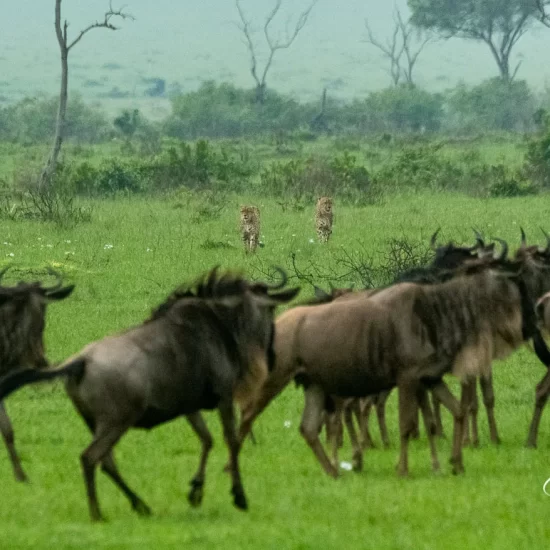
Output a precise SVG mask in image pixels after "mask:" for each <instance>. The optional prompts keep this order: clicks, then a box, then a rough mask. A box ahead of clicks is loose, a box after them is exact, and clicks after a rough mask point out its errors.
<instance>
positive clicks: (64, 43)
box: [38, 0, 134, 190]
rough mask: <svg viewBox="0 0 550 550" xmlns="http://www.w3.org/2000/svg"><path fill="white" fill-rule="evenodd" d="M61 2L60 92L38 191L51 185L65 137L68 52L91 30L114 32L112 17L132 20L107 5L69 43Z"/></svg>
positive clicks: (58, 9)
mask: <svg viewBox="0 0 550 550" xmlns="http://www.w3.org/2000/svg"><path fill="white" fill-rule="evenodd" d="M61 1H62V0H55V33H56V35H57V41H58V43H59V49H60V52H61V90H60V92H59V109H58V111H57V120H56V124H55V136H54V141H53V147H52V150H51V153H50V155H49V157H48V160H47V161H46V164H45V166H44V168H43V170H42V173H41V174H40V177H39V180H38V189H39V190H43V189H45V188H47V187H49V185H50V183H51V178H52V175H53V173H54V171H55V167H56V165H57V159H58V157H59V153H60V151H61V144H62V143H63V138H64V135H65V119H66V114H67V99H68V87H69V63H68V60H69V52H70V51H71V49H72V48H73V47H74V46H76V45H77V44H78V42H80V40H81V39H82V37H83V36H84V35H85V34H86V33H88V32H89V31H91V30H92V29H97V28H104V29H110V30H112V31H116V30H117V29H118V27H115V26H114V25H113V24H112V23H111V20H112V19H113V18H114V17H120V18H122V19H132V20H133V19H134V18H133V16H132V15H130V14H128V13H125V12H124V11H122V8H121V9H119V10H114V9H113V6H112V4H109V10H108V11H106V12H105V15H104V19H103V21H96V22H95V23H92V24H90V25H88V26H87V27H86V28H85V29H83V30H81V31H80V33H79V34H78V35H77V36H76V37H75V38H74V39H73V40H72V41H69V38H68V36H67V28H68V26H69V23H68V22H67V20H65V21H64V22H63V24H62V23H61Z"/></svg>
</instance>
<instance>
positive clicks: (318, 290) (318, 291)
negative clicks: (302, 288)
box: [313, 285, 330, 299]
mask: <svg viewBox="0 0 550 550" xmlns="http://www.w3.org/2000/svg"><path fill="white" fill-rule="evenodd" d="M313 289H314V291H315V298H321V299H325V298H330V294H327V293H326V292H325V291H324V290H323V289H322V288H319V287H318V286H317V285H313Z"/></svg>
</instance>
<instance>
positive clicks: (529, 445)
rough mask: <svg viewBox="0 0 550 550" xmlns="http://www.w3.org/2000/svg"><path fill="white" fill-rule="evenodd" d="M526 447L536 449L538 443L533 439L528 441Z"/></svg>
mask: <svg viewBox="0 0 550 550" xmlns="http://www.w3.org/2000/svg"><path fill="white" fill-rule="evenodd" d="M525 447H526V448H527V449H536V448H537V444H536V443H534V442H533V441H527V443H525Z"/></svg>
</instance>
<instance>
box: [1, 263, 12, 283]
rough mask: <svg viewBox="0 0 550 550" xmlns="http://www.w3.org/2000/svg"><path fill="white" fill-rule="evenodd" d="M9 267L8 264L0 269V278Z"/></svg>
mask: <svg viewBox="0 0 550 550" xmlns="http://www.w3.org/2000/svg"><path fill="white" fill-rule="evenodd" d="M9 268H10V266H9V265H7V266H6V267H5V268H4V269H2V270H0V280H1V279H2V277H3V276H4V275H5V273H6V271H7V270H8V269H9Z"/></svg>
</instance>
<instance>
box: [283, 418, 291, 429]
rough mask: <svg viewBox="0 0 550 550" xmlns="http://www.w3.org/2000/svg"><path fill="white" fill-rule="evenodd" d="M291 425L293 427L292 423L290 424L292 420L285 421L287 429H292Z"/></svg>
mask: <svg viewBox="0 0 550 550" xmlns="http://www.w3.org/2000/svg"><path fill="white" fill-rule="evenodd" d="M291 425H292V422H290V420H285V423H284V426H285V428H290V426H291Z"/></svg>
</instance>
